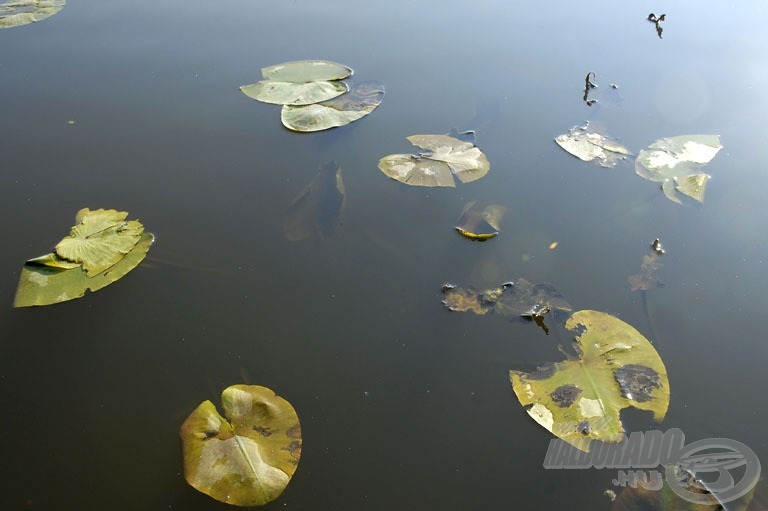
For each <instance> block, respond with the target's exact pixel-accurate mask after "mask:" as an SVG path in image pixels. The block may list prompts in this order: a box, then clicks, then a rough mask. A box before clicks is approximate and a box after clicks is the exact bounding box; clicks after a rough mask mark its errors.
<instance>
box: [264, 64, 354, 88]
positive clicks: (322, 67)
mask: <svg viewBox="0 0 768 511" xmlns="http://www.w3.org/2000/svg"><path fill="white" fill-rule="evenodd" d="M261 75H262V76H263V77H264V79H266V80H273V81H276V82H293V83H306V82H317V81H328V80H343V79H344V78H347V77H348V76H351V75H352V70H351V69H350V68H348V67H347V66H344V65H342V64H337V63H336V62H329V61H327V60H298V61H294V62H284V63H282V64H276V65H274V66H268V67H265V68H262V69H261Z"/></svg>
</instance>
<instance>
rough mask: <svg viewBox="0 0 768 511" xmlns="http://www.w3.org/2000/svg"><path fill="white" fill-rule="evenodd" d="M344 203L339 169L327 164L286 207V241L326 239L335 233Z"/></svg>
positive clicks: (344, 198) (333, 163) (284, 223)
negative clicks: (314, 238)
mask: <svg viewBox="0 0 768 511" xmlns="http://www.w3.org/2000/svg"><path fill="white" fill-rule="evenodd" d="M345 202H346V190H345V188H344V181H342V178H341V167H339V165H338V164H337V163H336V162H335V161H332V162H330V163H326V164H325V165H323V166H322V167H321V168H320V171H319V172H318V173H317V174H316V175H315V177H314V178H312V181H310V183H309V184H308V185H307V186H306V187H305V188H304V189H303V190H302V191H301V193H299V195H298V196H296V198H295V199H294V200H293V203H292V204H291V206H290V207H289V208H288V212H287V213H286V215H285V220H284V221H283V231H284V233H285V237H286V239H288V240H289V241H301V240H304V239H307V238H312V237H317V238H327V237H329V236H330V235H331V234H333V232H334V231H335V230H336V227H337V226H338V224H339V222H340V219H341V214H342V212H343V211H344V204H345Z"/></svg>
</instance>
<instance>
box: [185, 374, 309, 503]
mask: <svg viewBox="0 0 768 511" xmlns="http://www.w3.org/2000/svg"><path fill="white" fill-rule="evenodd" d="M221 401H222V408H223V411H224V416H222V415H220V414H219V413H218V411H217V410H216V407H215V405H214V404H213V403H211V402H210V401H205V402H203V403H202V404H201V405H200V406H198V407H197V408H196V409H195V410H194V411H193V412H192V413H191V414H190V416H189V417H188V418H187V419H186V420H185V421H184V423H183V424H182V425H181V429H180V431H179V434H180V436H181V443H182V451H183V456H184V478H185V479H186V480H187V482H188V483H189V484H190V485H191V486H192V487H193V488H195V489H196V490H198V491H200V492H202V493H205V494H207V495H210V496H211V497H213V498H214V499H216V500H218V501H220V502H225V503H227V504H233V505H236V506H260V505H263V504H266V503H267V502H271V501H272V500H274V499H276V498H277V497H278V496H279V495H280V494H281V493H282V492H283V490H284V489H285V487H286V486H287V485H288V482H289V481H290V479H291V477H292V476H293V474H294V472H295V471H296V468H297V466H298V463H299V458H300V457H301V427H300V425H299V418H298V416H297V415H296V411H295V410H294V409H293V407H292V406H291V404H290V403H289V402H288V401H286V400H285V399H283V398H281V397H279V396H277V395H275V393H274V392H273V391H272V390H270V389H268V388H266V387H260V386H257V385H233V386H231V387H228V388H227V389H225V390H224V392H223V393H222V395H221Z"/></svg>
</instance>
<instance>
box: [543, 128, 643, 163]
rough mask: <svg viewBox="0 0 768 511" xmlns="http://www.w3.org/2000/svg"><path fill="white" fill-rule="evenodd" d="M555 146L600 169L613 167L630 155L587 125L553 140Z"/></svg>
mask: <svg viewBox="0 0 768 511" xmlns="http://www.w3.org/2000/svg"><path fill="white" fill-rule="evenodd" d="M555 142H556V143H557V145H559V146H560V147H562V148H563V149H565V150H566V151H567V152H569V153H570V154H572V155H573V156H575V157H577V158H579V159H580V160H584V161H594V162H595V163H597V164H598V165H600V166H601V167H615V166H616V164H617V163H619V162H620V161H623V160H626V159H627V156H629V155H631V154H632V153H631V152H630V151H629V149H627V148H626V147H624V146H623V145H621V144H619V143H618V142H616V141H615V140H614V139H612V138H611V137H609V136H607V135H603V134H601V133H598V132H597V131H595V130H594V129H593V128H592V127H590V126H589V124H587V125H584V126H574V127H573V128H571V129H570V131H568V133H567V134H566V135H559V136H558V137H556V138H555Z"/></svg>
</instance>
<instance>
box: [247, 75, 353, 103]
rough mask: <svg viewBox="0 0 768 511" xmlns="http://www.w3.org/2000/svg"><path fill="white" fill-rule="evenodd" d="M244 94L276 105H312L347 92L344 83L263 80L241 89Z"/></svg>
mask: <svg viewBox="0 0 768 511" xmlns="http://www.w3.org/2000/svg"><path fill="white" fill-rule="evenodd" d="M240 90H241V91H243V94H245V95H246V96H248V97H249V98H253V99H255V100H258V101H262V102H264V103H272V104H276V105H310V104H312V103H318V102H320V101H325V100H328V99H332V98H335V97H337V96H340V95H342V94H344V93H345V92H347V85H346V84H345V83H344V82H340V81H335V82H328V81H316V82H308V83H292V82H276V81H272V80H262V81H260V82H258V83H254V84H251V85H243V86H242V87H240Z"/></svg>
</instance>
